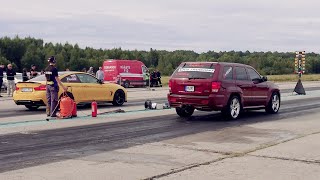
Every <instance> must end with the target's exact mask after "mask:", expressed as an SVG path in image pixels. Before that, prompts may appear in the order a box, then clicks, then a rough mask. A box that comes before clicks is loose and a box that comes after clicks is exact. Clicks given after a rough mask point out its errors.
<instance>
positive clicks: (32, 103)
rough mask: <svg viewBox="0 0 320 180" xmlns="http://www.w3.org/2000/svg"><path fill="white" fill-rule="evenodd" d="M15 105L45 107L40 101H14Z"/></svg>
mask: <svg viewBox="0 0 320 180" xmlns="http://www.w3.org/2000/svg"><path fill="white" fill-rule="evenodd" d="M14 102H15V103H16V104H17V105H32V106H45V105H46V104H45V103H44V102H43V101H42V100H39V101H31V100H16V101H14Z"/></svg>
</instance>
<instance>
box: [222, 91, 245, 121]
mask: <svg viewBox="0 0 320 180" xmlns="http://www.w3.org/2000/svg"><path fill="white" fill-rule="evenodd" d="M241 108H242V105H241V101H240V98H239V97H238V96H232V97H231V98H230V99H229V101H228V105H227V106H226V107H225V108H224V109H223V110H222V115H223V117H224V118H226V119H231V120H235V119H238V117H239V115H240V113H241Z"/></svg>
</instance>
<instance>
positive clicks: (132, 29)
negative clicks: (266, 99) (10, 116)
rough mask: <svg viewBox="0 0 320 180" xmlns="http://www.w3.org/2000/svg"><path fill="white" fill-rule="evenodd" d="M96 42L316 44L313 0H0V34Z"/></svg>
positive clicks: (229, 46) (131, 45)
mask: <svg viewBox="0 0 320 180" xmlns="http://www.w3.org/2000/svg"><path fill="white" fill-rule="evenodd" d="M15 35H19V36H20V37H26V36H31V37H35V38H41V39H43V40H44V41H45V42H54V43H56V42H61V43H65V42H69V43H72V44H75V43H78V44H79V46H80V47H82V48H84V47H86V46H89V47H94V48H102V49H110V48H114V47H121V48H123V49H130V50H132V49H138V50H149V49H150V48H154V49H159V50H162V49H163V50H194V51H197V52H206V51H208V50H214V51H231V50H235V51H246V50H249V51H285V52H287V51H290V52H292V51H296V50H305V51H307V52H317V53H319V50H320V1H317V0H304V1H295V0H219V1H218V0H0V36H1V37H3V36H9V37H14V36H15Z"/></svg>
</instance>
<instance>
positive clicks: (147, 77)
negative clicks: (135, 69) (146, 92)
mask: <svg viewBox="0 0 320 180" xmlns="http://www.w3.org/2000/svg"><path fill="white" fill-rule="evenodd" d="M143 79H144V81H145V82H146V86H147V87H150V74H149V71H147V72H146V73H145V74H144V75H143Z"/></svg>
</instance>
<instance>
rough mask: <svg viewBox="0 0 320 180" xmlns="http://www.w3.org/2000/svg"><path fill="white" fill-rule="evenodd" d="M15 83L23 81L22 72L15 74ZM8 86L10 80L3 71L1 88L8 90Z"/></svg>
mask: <svg viewBox="0 0 320 180" xmlns="http://www.w3.org/2000/svg"><path fill="white" fill-rule="evenodd" d="M14 81H15V83H18V82H22V73H16V75H15V76H14ZM7 87H8V80H7V74H6V73H3V83H2V87H1V89H4V90H7Z"/></svg>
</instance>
